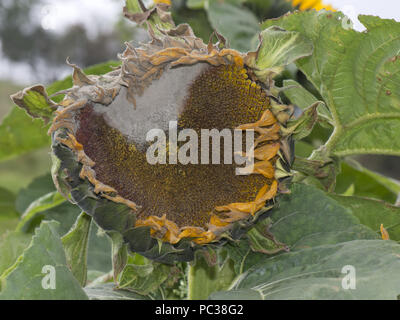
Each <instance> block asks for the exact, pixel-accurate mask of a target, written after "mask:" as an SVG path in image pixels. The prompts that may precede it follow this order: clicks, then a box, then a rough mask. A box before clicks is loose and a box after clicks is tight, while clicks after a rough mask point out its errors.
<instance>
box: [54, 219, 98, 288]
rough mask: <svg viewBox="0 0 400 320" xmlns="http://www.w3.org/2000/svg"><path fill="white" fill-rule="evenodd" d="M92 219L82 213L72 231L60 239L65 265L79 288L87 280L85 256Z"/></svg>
mask: <svg viewBox="0 0 400 320" xmlns="http://www.w3.org/2000/svg"><path fill="white" fill-rule="evenodd" d="M91 222H92V217H91V216H89V215H87V214H86V213H84V212H82V213H81V215H80V216H79V217H78V219H77V220H76V222H75V225H74V226H73V227H72V229H71V230H70V231H69V232H68V233H67V234H66V235H65V236H63V237H62V239H61V240H62V244H63V246H64V250H65V254H66V257H67V264H68V267H69V268H70V270H71V272H72V274H73V275H74V276H75V278H76V279H77V280H78V281H79V283H80V284H81V286H83V287H84V286H85V285H86V280H87V255H88V245H89V233H90V225H91Z"/></svg>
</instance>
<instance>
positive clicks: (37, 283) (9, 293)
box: [0, 222, 87, 300]
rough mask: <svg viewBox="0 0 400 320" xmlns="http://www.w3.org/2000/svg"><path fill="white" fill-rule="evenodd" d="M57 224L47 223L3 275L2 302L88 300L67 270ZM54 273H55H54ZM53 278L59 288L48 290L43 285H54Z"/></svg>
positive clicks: (0, 277) (0, 279)
mask: <svg viewBox="0 0 400 320" xmlns="http://www.w3.org/2000/svg"><path fill="white" fill-rule="evenodd" d="M57 225H58V223H56V222H43V223H42V225H41V227H40V229H38V230H37V231H36V234H35V235H34V237H33V239H32V242H31V244H30V246H29V247H28V248H27V249H26V250H25V251H24V253H23V255H21V256H20V257H19V258H18V260H17V262H16V263H15V264H14V265H13V266H12V267H10V268H9V269H8V270H6V271H5V272H4V273H3V274H2V275H1V276H0V282H1V292H0V299H11V300H14V299H17V300H22V299H33V300H37V299H44V300H50V299H63V300H65V299H78V300H79V299H87V295H86V294H85V292H84V291H83V289H82V288H81V287H80V285H79V283H78V281H77V280H76V279H75V278H74V276H73V275H72V273H71V272H70V271H69V269H68V267H67V261H66V257H65V253H64V249H63V246H62V243H61V240H60V237H59V235H58V233H57V231H56V229H57ZM53 268H54V269H53ZM48 270H51V271H50V273H49V271H48ZM52 270H54V271H55V273H54V274H51V272H52ZM52 275H54V276H55V289H51V287H50V288H48V289H46V288H47V287H46V286H43V284H50V285H51V280H49V279H50V278H51V276H52ZM46 277H47V278H46Z"/></svg>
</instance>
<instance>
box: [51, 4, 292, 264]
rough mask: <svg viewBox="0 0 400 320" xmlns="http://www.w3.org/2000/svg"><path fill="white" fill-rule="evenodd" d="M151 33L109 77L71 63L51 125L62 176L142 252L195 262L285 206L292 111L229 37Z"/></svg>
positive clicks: (99, 218)
mask: <svg viewBox="0 0 400 320" xmlns="http://www.w3.org/2000/svg"><path fill="white" fill-rule="evenodd" d="M162 8H164V7H162ZM136 18H138V17H136ZM139 19H143V16H140V17H139ZM148 30H149V34H150V36H151V41H150V42H149V43H146V44H143V45H141V46H140V47H134V46H132V45H131V44H129V43H128V44H127V47H126V49H125V51H124V52H123V53H122V54H121V55H120V59H121V61H122V65H121V67H120V68H118V69H116V70H114V71H112V72H110V73H108V74H106V75H103V76H86V75H85V74H84V73H83V72H82V70H81V69H80V68H78V67H77V66H76V65H72V64H71V66H72V67H73V70H74V71H73V81H74V87H73V88H71V89H69V90H68V91H67V92H66V95H65V98H64V100H63V101H62V102H61V103H60V104H59V107H58V110H57V111H56V116H55V117H54V120H53V122H52V126H51V128H50V131H49V132H50V133H51V135H52V141H53V145H52V148H53V154H54V169H53V178H54V181H55V184H56V186H57V187H58V189H59V190H60V192H62V193H63V194H65V195H66V196H69V195H70V197H69V198H70V199H71V200H72V201H73V202H74V203H76V204H77V205H78V206H80V207H81V208H82V210H84V211H85V212H87V213H88V214H90V215H92V216H93V218H94V219H95V221H96V222H97V223H98V224H99V225H100V226H101V227H102V228H103V229H105V230H106V231H110V232H111V231H114V232H119V233H120V234H122V236H123V238H124V240H125V242H126V243H128V245H129V247H130V249H131V250H132V251H135V252H138V253H141V254H143V255H144V256H146V257H148V258H150V259H154V260H158V261H163V262H171V261H176V260H180V261H188V260H191V259H192V258H193V252H194V250H195V249H196V248H198V247H199V246H202V245H205V244H209V243H214V244H215V243H220V242H223V241H224V239H229V238H235V237H238V236H240V235H241V234H242V233H243V230H246V228H248V227H249V226H251V225H252V224H253V223H254V222H255V221H256V220H257V219H258V218H259V217H260V216H261V215H262V214H263V213H264V212H265V211H267V210H268V209H269V208H271V207H272V206H273V204H274V198H275V197H276V196H277V194H278V192H279V190H280V184H279V180H280V179H281V178H282V177H283V176H286V175H287V174H285V173H284V172H285V171H288V170H289V167H290V161H291V156H290V148H289V146H290V143H289V141H290V138H289V137H287V136H285V135H284V134H283V132H284V130H282V129H283V128H284V127H285V123H286V121H287V120H288V118H289V117H290V108H289V107H288V106H285V105H283V104H282V103H280V101H279V99H278V98H276V97H274V96H273V94H272V92H274V90H273V89H274V88H273V82H272V81H269V82H267V83H265V82H261V81H260V80H259V79H258V78H257V77H256V75H255V72H254V70H253V69H252V68H251V67H250V66H249V65H248V64H247V63H246V61H249V59H248V56H247V55H245V54H242V53H240V52H238V51H235V50H232V49H229V48H227V47H226V46H225V40H224V39H223V37H222V36H221V35H219V34H218V33H215V37H216V38H217V39H218V42H217V43H213V42H212V41H211V40H210V42H209V43H208V44H205V43H203V41H202V40H201V39H199V38H197V37H196V36H195V35H194V34H193V32H192V30H191V28H190V27H189V26H188V25H186V24H183V25H179V26H177V27H174V28H171V29H169V30H158V31H157V34H156V33H155V31H154V30H153V29H152V27H151V25H150V24H148ZM253 55H254V53H253ZM282 173H283V174H282Z"/></svg>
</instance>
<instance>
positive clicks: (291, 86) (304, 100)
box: [282, 79, 318, 110]
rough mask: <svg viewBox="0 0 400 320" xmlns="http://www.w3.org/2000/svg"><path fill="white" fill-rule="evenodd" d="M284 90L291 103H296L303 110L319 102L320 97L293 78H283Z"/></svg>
mask: <svg viewBox="0 0 400 320" xmlns="http://www.w3.org/2000/svg"><path fill="white" fill-rule="evenodd" d="M282 92H283V94H284V95H285V96H286V97H287V98H288V99H289V100H290V102H291V103H293V104H295V105H296V106H298V107H299V108H300V109H302V110H304V109H306V108H308V107H309V106H311V105H312V104H314V103H316V102H318V99H317V98H316V97H315V96H314V95H313V94H312V93H311V92H309V91H308V90H306V89H305V88H303V87H302V86H301V84H300V83H298V82H297V81H295V80H292V79H288V80H283V91H282Z"/></svg>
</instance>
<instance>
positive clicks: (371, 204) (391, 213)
mask: <svg viewBox="0 0 400 320" xmlns="http://www.w3.org/2000/svg"><path fill="white" fill-rule="evenodd" d="M330 197H331V198H333V199H335V200H336V201H338V202H339V203H340V204H342V205H343V206H345V207H346V208H350V209H351V211H352V213H353V215H354V216H356V217H357V218H358V219H359V220H360V222H361V223H362V224H364V225H366V226H368V227H369V228H371V229H372V230H374V231H375V232H377V233H378V232H379V231H380V226H381V224H383V226H384V227H385V229H386V230H387V231H388V232H389V236H390V239H392V240H396V241H400V208H399V207H395V206H393V205H390V204H388V203H386V202H383V201H378V200H373V199H367V198H362V197H350V196H348V197H346V196H339V195H330Z"/></svg>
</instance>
